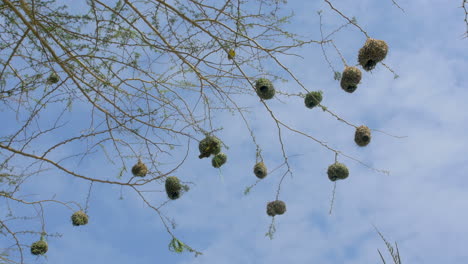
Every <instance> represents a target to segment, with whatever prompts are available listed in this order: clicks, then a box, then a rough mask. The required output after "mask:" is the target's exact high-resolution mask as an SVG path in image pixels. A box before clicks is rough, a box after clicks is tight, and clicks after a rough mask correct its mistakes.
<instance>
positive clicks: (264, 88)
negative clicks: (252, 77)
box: [255, 78, 275, 100]
mask: <svg viewBox="0 0 468 264" xmlns="http://www.w3.org/2000/svg"><path fill="white" fill-rule="evenodd" d="M255 91H256V92H257V95H258V96H259V97H260V98H262V99H264V100H268V99H271V98H273V96H275V88H274V87H273V84H272V83H271V82H270V80H268V79H265V78H260V79H258V80H257V81H256V82H255Z"/></svg>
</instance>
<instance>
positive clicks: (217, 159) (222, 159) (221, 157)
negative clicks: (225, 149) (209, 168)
mask: <svg viewBox="0 0 468 264" xmlns="http://www.w3.org/2000/svg"><path fill="white" fill-rule="evenodd" d="M226 161H227V155H226V154H224V153H218V154H216V155H215V156H214V157H213V159H212V160H211V165H213V167H215V168H219V167H221V166H223V165H224V163H226Z"/></svg>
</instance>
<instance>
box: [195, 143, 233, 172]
mask: <svg viewBox="0 0 468 264" xmlns="http://www.w3.org/2000/svg"><path fill="white" fill-rule="evenodd" d="M221 144H222V142H221V140H219V139H218V138H217V137H215V136H207V137H205V138H204V139H202V140H201V141H200V143H199V144H198V150H199V151H200V155H199V156H198V157H199V158H200V159H202V158H208V157H210V156H211V155H214V156H213V159H212V160H211V165H213V167H215V168H219V167H221V166H223V165H224V164H225V163H226V161H227V155H226V154H225V153H221Z"/></svg>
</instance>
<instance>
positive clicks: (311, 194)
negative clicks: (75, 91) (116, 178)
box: [25, 0, 468, 264]
mask: <svg viewBox="0 0 468 264" xmlns="http://www.w3.org/2000/svg"><path fill="white" fill-rule="evenodd" d="M334 2H336V3H335V5H336V7H337V8H339V9H340V10H341V11H342V12H343V13H345V14H347V15H349V16H350V17H352V16H355V17H356V18H357V21H358V23H359V24H360V26H361V27H363V28H364V29H365V30H366V31H367V32H368V34H369V35H370V36H371V37H373V38H376V39H382V40H385V41H386V42H387V44H388V46H389V53H388V55H387V57H386V59H385V60H384V62H385V64H386V65H389V66H390V67H391V68H392V69H393V70H395V72H396V73H397V74H398V75H399V78H397V79H394V76H393V74H392V73H391V72H389V71H388V70H387V69H385V67H383V66H382V65H380V64H379V65H378V66H377V67H376V69H375V70H373V71H372V72H371V73H368V72H363V79H362V81H361V84H360V85H359V86H358V89H357V90H356V91H355V92H354V93H352V94H349V93H346V92H344V91H343V90H341V88H340V87H339V82H337V81H335V80H333V72H332V71H330V69H329V68H328V65H327V63H326V62H325V60H324V59H323V56H322V53H321V49H320V47H319V46H317V45H315V46H308V47H307V48H304V49H301V50H299V52H300V54H301V55H302V57H303V58H298V57H281V59H282V61H283V62H284V64H285V65H286V66H287V67H289V68H290V69H291V71H293V72H294V73H295V74H296V75H297V77H298V78H299V79H300V80H301V81H302V82H303V83H304V84H305V86H306V87H307V88H310V89H311V90H317V89H318V90H323V91H324V99H323V101H322V104H323V105H325V106H327V107H328V109H330V110H331V111H333V112H335V113H338V114H339V115H340V116H341V117H343V118H344V119H346V120H347V121H349V122H351V123H353V124H357V125H361V124H365V125H367V126H369V127H370V128H373V129H377V130H381V131H385V132H387V133H390V134H393V135H399V136H407V137H405V138H395V137H391V136H388V135H385V134H383V133H378V132H376V131H373V134H372V141H371V143H370V144H369V145H368V146H367V147H365V148H360V147H358V146H356V144H355V143H354V141H353V138H354V128H352V127H350V126H347V125H346V124H344V123H342V122H339V121H337V120H336V119H334V118H333V117H332V116H330V115H329V114H327V113H326V112H323V111H321V110H320V109H307V108H305V107H304V104H303V101H301V100H299V99H297V98H295V99H291V100H285V101H286V102H287V103H282V102H280V101H279V100H277V98H275V99H272V100H269V101H268V102H267V104H268V105H269V106H271V107H272V109H274V110H275V111H276V113H277V116H278V117H279V118H280V119H282V120H283V121H285V122H286V123H287V124H288V125H291V126H293V127H294V128H297V129H298V130H301V131H305V132H307V133H309V134H311V135H313V136H314V137H316V138H317V139H319V140H322V141H325V142H327V143H328V144H330V145H331V146H332V147H335V148H337V149H339V150H341V151H343V152H344V153H346V154H349V155H351V156H353V157H358V158H359V159H360V160H362V161H363V162H365V163H367V164H370V165H371V166H372V167H375V168H379V169H386V170H389V171H390V174H389V175H385V174H382V173H378V172H375V171H373V170H370V169H368V168H367V167H365V166H362V165H361V164H359V163H357V162H355V161H353V160H351V159H347V158H345V157H342V156H339V157H338V160H339V162H342V163H345V164H346V165H347V166H348V168H349V171H350V176H349V178H347V179H346V180H343V181H339V182H337V186H336V195H335V200H334V207H333V213H332V214H331V215H329V214H328V211H329V206H330V199H331V193H332V190H333V183H331V182H330V181H329V180H328V177H327V175H326V171H327V167H328V166H329V165H330V164H332V163H333V162H334V153H333V152H330V151H329V150H326V149H324V148H323V147H321V146H320V145H319V144H317V143H316V142H314V141H312V140H309V139H306V138H304V137H302V136H300V135H297V134H293V133H291V132H288V131H284V139H285V148H286V151H287V153H288V154H290V155H292V156H293V157H291V158H290V162H291V165H292V170H293V173H294V174H293V177H290V176H287V177H286V178H285V180H284V183H283V185H282V189H281V195H280V200H283V201H284V202H285V203H286V206H287V211H286V213H285V214H284V215H280V216H277V217H275V224H276V229H277V231H276V233H275V235H274V239H272V240H270V239H269V238H268V237H265V233H266V232H267V231H268V227H269V225H270V222H271V217H269V216H267V215H266V203H267V202H269V201H272V200H274V199H275V194H276V188H277V185H278V182H279V180H280V178H281V175H282V173H281V172H282V170H281V169H279V170H278V171H276V172H274V173H271V174H269V175H268V176H267V177H266V178H265V179H264V180H262V182H260V183H259V184H258V185H257V186H256V187H255V188H253V189H252V190H251V192H250V193H249V194H248V195H244V194H243V192H244V189H245V188H246V187H247V186H249V185H251V184H253V183H255V180H256V178H255V176H254V175H253V173H252V168H253V165H254V164H255V148H254V147H252V145H251V141H250V137H249V134H248V131H247V130H246V129H244V128H243V127H242V120H241V118H240V117H239V116H231V115H230V114H225V116H220V117H219V119H221V120H229V122H226V123H225V124H223V128H224V129H223V130H222V131H220V132H219V133H218V134H217V136H218V137H220V138H222V139H223V141H224V142H225V143H226V144H227V145H228V146H230V148H229V150H226V153H227V154H228V162H227V163H226V164H225V165H224V166H223V167H222V168H221V170H219V171H218V170H216V169H213V168H212V167H211V164H210V161H209V160H208V159H204V160H199V159H198V157H197V155H190V157H189V159H188V160H187V162H186V163H185V164H184V166H183V167H182V168H181V169H180V170H178V171H177V173H176V175H177V176H179V177H180V178H181V179H183V180H186V181H192V182H195V183H196V185H195V186H192V187H191V189H190V191H189V192H187V193H185V194H184V195H183V196H182V197H181V198H180V199H178V200H176V201H173V202H171V203H170V204H169V205H167V206H165V207H164V209H163V212H164V213H165V214H166V215H168V216H169V217H170V218H174V219H175V222H176V223H177V228H176V229H175V230H174V232H175V234H176V235H177V237H178V238H179V239H180V240H182V241H184V242H186V243H187V244H189V245H190V246H191V247H193V248H195V249H197V250H199V251H202V252H203V255H201V256H198V257H196V258H195V257H194V256H193V254H190V253H182V254H177V253H173V252H170V251H169V250H168V247H167V246H168V243H169V242H170V236H169V235H168V234H167V232H166V230H165V228H164V226H163V224H162V223H161V220H160V219H159V217H158V216H157V215H156V214H155V213H154V212H153V211H152V210H150V209H148V208H147V207H146V205H145V204H144V203H143V202H142V201H141V199H139V198H138V197H137V196H136V195H135V194H133V193H131V192H124V193H123V199H122V200H120V199H119V197H120V188H118V187H115V186H108V185H99V184H95V185H94V186H93V193H92V195H91V200H90V207H89V210H88V213H89V215H90V220H89V224H88V225H86V226H83V227H73V226H72V225H71V223H70V222H69V217H70V212H69V211H68V210H67V211H66V210H63V208H62V207H59V206H48V207H47V210H46V212H47V213H48V217H47V221H48V230H49V231H50V232H58V233H62V234H63V236H62V237H61V238H49V239H48V243H49V252H48V253H47V254H46V257H39V258H36V257H31V256H29V255H28V254H26V255H27V260H28V261H29V263H64V262H66V263H69V264H75V263H76V264H78V263H114V264H120V263H138V264H146V263H177V264H202V263H203V264H211V263H217V264H219V263H222V264H224V263H226V264H234V263H242V264H250V263H268V264H276V263H278V264H279V263H294V264H306V263H326V264H342V263H346V264H348V263H349V264H358V263H360V264H362V263H380V257H379V255H378V252H377V249H380V251H381V252H382V253H383V254H384V256H385V257H386V259H387V263H391V261H390V256H389V255H388V252H387V251H386V249H385V244H384V242H383V241H382V240H381V238H380V237H379V236H378V234H377V233H376V231H375V229H374V227H373V225H375V226H376V227H377V228H378V229H379V230H380V231H381V232H382V234H383V235H384V236H385V238H386V239H387V241H389V242H390V243H393V242H394V241H396V242H397V243H398V248H399V251H400V255H401V259H402V262H403V263H413V264H418V263H424V264H432V263H451V264H458V263H460V264H462V263H468V251H467V250H466V247H465V245H467V244H468V228H467V225H466V220H467V219H468V193H467V188H468V181H467V180H466V176H467V171H468V162H466V160H467V158H466V149H468V138H467V136H466V132H465V131H467V129H468V125H467V124H468V111H467V110H468V109H467V108H468V107H467V106H466V99H467V98H468V91H467V89H466V88H467V85H466V84H467V83H468V75H467V74H466V72H467V69H468V54H467V52H466V50H467V44H468V42H467V41H468V39H463V37H462V35H463V33H464V32H465V30H466V27H465V24H464V21H463V15H464V14H463V10H462V9H461V8H459V6H460V4H461V3H459V2H461V1H447V0H429V1H422V0H414V1H399V2H398V3H399V5H400V6H401V7H402V8H403V9H404V11H405V12H402V11H401V10H400V9H398V8H397V7H395V6H394V5H392V1H390V0H382V1H371V0H359V1H349V0H343V1H334ZM287 8H290V9H291V10H294V12H295V17H294V18H293V19H292V22H291V23H290V24H289V26H290V29H291V30H292V31H294V32H297V33H301V34H304V35H308V36H310V37H312V38H314V39H318V38H319V35H318V34H319V31H318V21H319V20H318V15H317V11H318V10H323V13H322V14H323V19H324V23H326V25H327V27H329V29H330V28H333V27H334V26H337V25H340V24H342V23H343V20H342V19H341V18H340V17H338V16H337V15H336V14H335V13H333V12H332V11H331V10H330V8H329V7H328V5H326V4H324V3H322V2H321V1H308V2H307V3H304V2H303V1H299V0H290V1H288V4H287ZM364 41H365V38H364V36H362V34H359V32H358V31H357V30H356V29H350V30H348V31H347V32H346V33H344V34H339V35H337V39H336V43H337V46H338V48H340V49H341V50H342V51H343V56H344V57H345V58H346V59H347V60H348V61H349V63H350V64H354V63H356V62H355V60H356V57H357V56H356V54H357V51H358V50H359V48H360V46H362V44H363V43H364ZM330 54H333V53H332V50H330ZM335 57H336V56H335ZM334 60H335V61H336V62H337V63H336V64H335V65H340V64H339V60H338V59H337V58H334ZM463 72H465V74H463ZM275 86H277V87H280V89H282V90H285V91H288V90H289V89H296V90H297V84H295V83H294V82H292V81H289V82H287V83H275ZM281 99H285V98H281ZM245 104H246V105H249V106H251V107H252V109H253V111H252V113H251V114H249V115H248V116H249V118H250V119H251V120H255V122H253V123H252V128H253V130H254V131H255V134H256V135H257V140H258V142H259V144H260V145H262V147H263V155H264V159H265V163H266V165H267V167H268V168H269V169H270V170H272V169H273V168H274V167H276V166H278V165H280V164H281V162H282V161H281V153H280V151H281V150H280V146H279V144H277V141H278V139H277V130H276V127H275V124H274V123H273V122H272V120H271V118H270V117H269V116H268V113H267V111H266V110H265V109H264V108H263V107H262V106H261V104H260V103H259V100H258V99H257V98H252V99H251V100H248V101H247V102H245ZM70 151H72V150H70ZM191 152H193V153H195V152H197V149H196V148H192V149H191ZM64 154H66V153H64ZM103 162H105V158H96V160H95V161H94V162H90V163H84V164H82V165H81V166H85V168H83V169H84V170H85V171H88V172H89V173H95V174H105V173H108V172H106V167H105V166H103V165H102V164H104V163H103ZM97 164H98V165H97ZM99 164H100V165H99ZM93 165H94V166H93ZM96 165H97V166H96ZM283 171H284V170H283ZM28 184H29V185H28V186H29V187H27V188H29V189H25V191H26V190H28V191H30V193H39V192H40V193H42V194H46V195H47V194H50V195H52V194H56V195H57V197H61V198H62V200H78V201H84V200H85V198H86V193H87V190H88V188H89V185H87V184H83V182H82V181H80V180H77V179H73V178H70V177H63V175H54V174H51V175H45V176H44V177H43V178H41V179H31V180H30V181H29V183H28ZM70 190H73V192H72V191H70ZM160 190H163V189H162V188H161V189H160ZM161 195H162V196H164V195H165V194H164V193H156V194H155V195H152V196H149V197H151V198H150V199H151V201H152V202H154V203H155V204H157V203H158V201H163V199H162V198H163V197H161ZM64 219H66V221H64ZM31 241H33V240H31Z"/></svg>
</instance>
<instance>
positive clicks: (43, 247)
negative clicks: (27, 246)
mask: <svg viewBox="0 0 468 264" xmlns="http://www.w3.org/2000/svg"><path fill="white" fill-rule="evenodd" d="M48 249H49V246H48V245H47V242H45V241H44V240H42V239H41V240H39V241H36V242H34V243H33V244H32V245H31V254H33V255H44V254H45V253H46V252H47V250H48Z"/></svg>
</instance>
